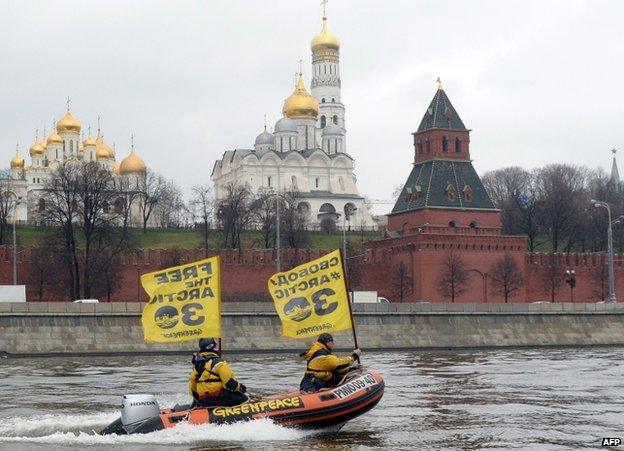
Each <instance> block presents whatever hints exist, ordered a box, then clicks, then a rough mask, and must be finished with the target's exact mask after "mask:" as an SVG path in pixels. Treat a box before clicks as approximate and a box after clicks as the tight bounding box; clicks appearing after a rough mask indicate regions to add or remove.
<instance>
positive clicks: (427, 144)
mask: <svg viewBox="0 0 624 451" xmlns="http://www.w3.org/2000/svg"><path fill="white" fill-rule="evenodd" d="M425 150H426V151H427V154H429V152H431V143H430V142H429V140H428V139H426V140H425Z"/></svg>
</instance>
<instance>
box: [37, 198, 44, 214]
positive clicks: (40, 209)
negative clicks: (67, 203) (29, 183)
mask: <svg viewBox="0 0 624 451" xmlns="http://www.w3.org/2000/svg"><path fill="white" fill-rule="evenodd" d="M45 207H46V205H45V200H44V199H39V205H38V206H37V208H38V209H39V213H43V212H44V211H45Z"/></svg>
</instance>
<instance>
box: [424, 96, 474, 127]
mask: <svg viewBox="0 0 624 451" xmlns="http://www.w3.org/2000/svg"><path fill="white" fill-rule="evenodd" d="M433 128H442V129H446V130H461V131H467V128H466V127H465V126H464V123H463V122H462V120H461V118H460V117H459V115H458V114H457V111H455V108H453V105H452V104H451V101H450V100H449V98H448V96H447V95H446V93H445V92H444V90H443V89H438V90H437V91H436V93H435V95H434V96H433V100H432V101H431V103H430V104H429V108H427V111H425V115H424V116H423V118H422V121H420V126H419V127H418V132H424V131H426V130H430V129H433Z"/></svg>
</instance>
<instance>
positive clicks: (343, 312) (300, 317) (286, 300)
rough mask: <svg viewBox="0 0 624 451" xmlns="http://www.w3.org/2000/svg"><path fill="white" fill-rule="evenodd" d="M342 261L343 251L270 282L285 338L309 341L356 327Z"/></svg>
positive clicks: (311, 262)
mask: <svg viewBox="0 0 624 451" xmlns="http://www.w3.org/2000/svg"><path fill="white" fill-rule="evenodd" d="M341 260H342V259H341V257H340V251H334V252H331V253H329V254H327V255H325V256H323V257H321V258H318V259H316V260H312V261H310V262H308V263H304V264H303V265H299V266H297V267H296V268H293V269H291V270H290V271H285V272H278V273H277V274H274V275H273V276H272V277H271V278H270V279H269V282H268V286H269V292H270V293H271V296H272V297H273V301H274V302H275V310H277V314H278V315H279V317H280V319H281V320H282V335H283V336H284V337H291V338H308V337H314V336H316V335H318V334H319V333H322V332H330V331H338V330H345V329H351V328H352V327H353V326H352V324H351V314H350V312H349V297H348V296H347V287H346V283H345V276H344V272H343V270H342V261H341Z"/></svg>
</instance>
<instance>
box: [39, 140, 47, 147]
mask: <svg viewBox="0 0 624 451" xmlns="http://www.w3.org/2000/svg"><path fill="white" fill-rule="evenodd" d="M39 145H40V146H41V148H42V149H43V150H46V149H47V148H48V145H47V144H46V140H45V139H44V140H43V141H40V142H39Z"/></svg>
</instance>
